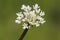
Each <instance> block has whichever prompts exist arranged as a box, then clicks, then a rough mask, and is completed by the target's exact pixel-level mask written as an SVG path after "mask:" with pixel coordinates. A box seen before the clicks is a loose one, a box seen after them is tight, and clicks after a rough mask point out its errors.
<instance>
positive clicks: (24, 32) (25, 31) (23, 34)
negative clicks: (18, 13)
mask: <svg viewBox="0 0 60 40" xmlns="http://www.w3.org/2000/svg"><path fill="white" fill-rule="evenodd" d="M29 25H30V24H29V23H28V25H27V26H28V27H29ZM28 29H29V28H28ZM28 29H27V28H26V29H24V31H23V33H22V35H21V37H20V38H19V39H18V40H23V38H24V36H25V35H26V33H27V31H28Z"/></svg>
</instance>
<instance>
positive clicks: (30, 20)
mask: <svg viewBox="0 0 60 40" xmlns="http://www.w3.org/2000/svg"><path fill="white" fill-rule="evenodd" d="M21 10H23V12H18V13H16V15H17V16H18V17H17V18H16V20H15V22H16V23H18V24H20V23H23V29H26V28H27V29H28V28H30V26H31V25H36V27H38V26H40V24H43V23H45V20H44V18H43V16H44V15H45V13H44V12H43V11H42V10H41V9H40V6H38V4H35V5H33V7H30V6H29V5H28V6H26V5H22V7H21ZM28 24H29V25H28Z"/></svg>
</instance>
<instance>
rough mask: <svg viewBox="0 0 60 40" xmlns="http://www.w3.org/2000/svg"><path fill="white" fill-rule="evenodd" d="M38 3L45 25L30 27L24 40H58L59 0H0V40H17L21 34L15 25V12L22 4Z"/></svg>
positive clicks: (19, 28)
mask: <svg viewBox="0 0 60 40" xmlns="http://www.w3.org/2000/svg"><path fill="white" fill-rule="evenodd" d="M35 3H38V4H39V5H40V7H41V9H42V10H43V11H44V12H45V14H46V15H45V19H46V23H45V24H43V25H41V26H40V27H38V28H36V27H32V28H31V29H30V30H29V31H28V32H27V35H26V36H25V37H24V40H60V0H0V40H18V38H19V37H20V35H21V33H22V32H23V29H22V26H21V25H18V24H16V23H15V22H14V21H15V18H16V17H17V16H16V12H19V11H20V7H21V5H22V4H26V5H31V6H32V5H33V4H35Z"/></svg>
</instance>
